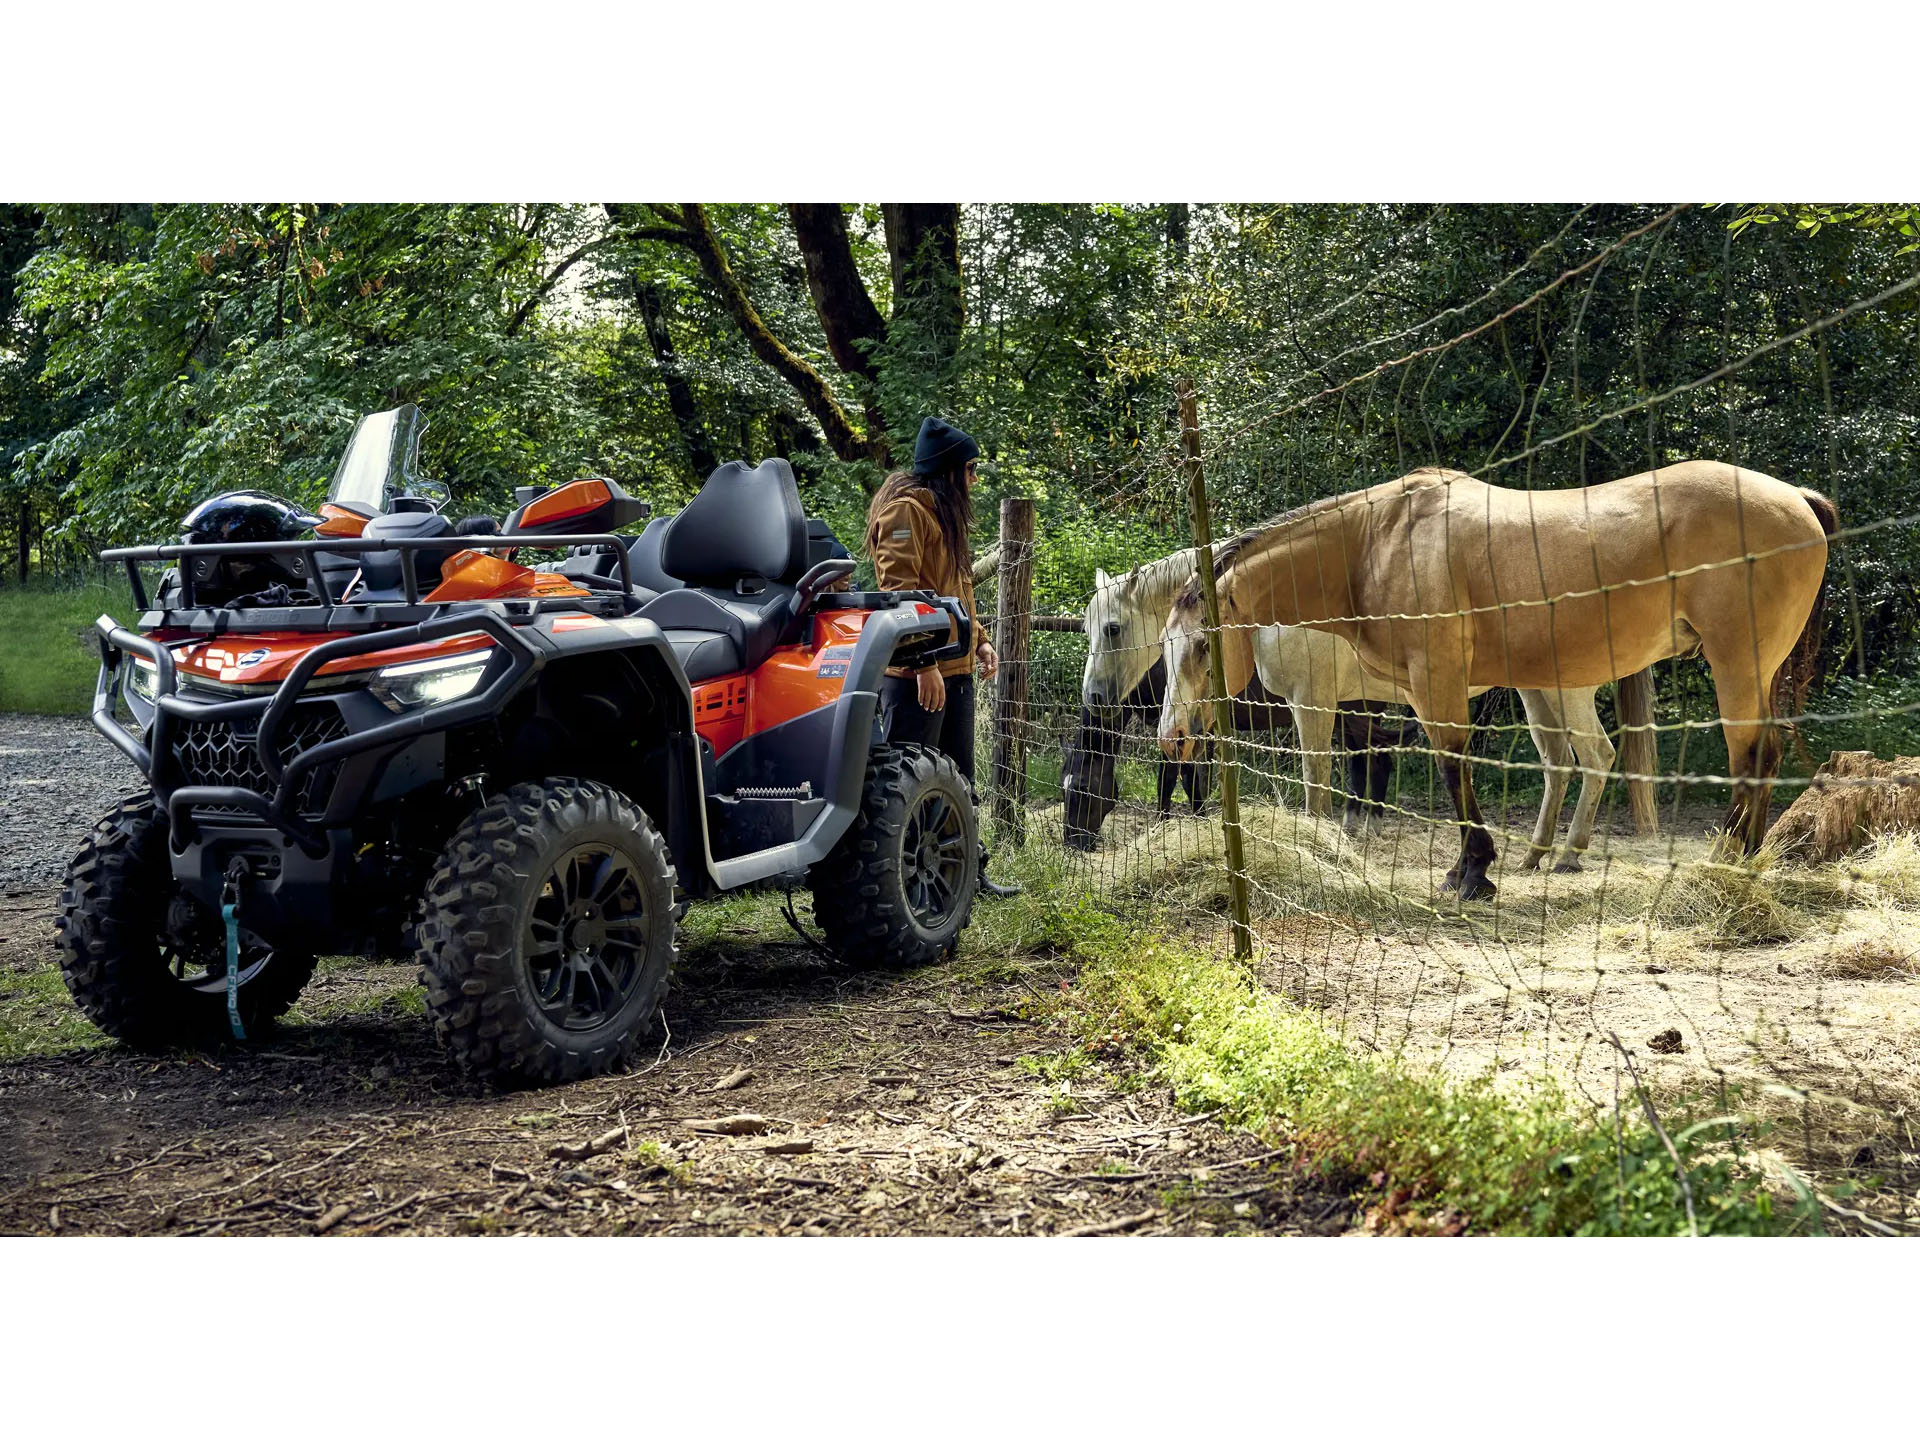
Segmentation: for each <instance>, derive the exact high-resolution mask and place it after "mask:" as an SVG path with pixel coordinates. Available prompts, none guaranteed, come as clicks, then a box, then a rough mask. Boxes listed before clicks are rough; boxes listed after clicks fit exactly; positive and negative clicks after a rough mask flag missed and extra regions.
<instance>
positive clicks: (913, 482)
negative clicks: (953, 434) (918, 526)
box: [867, 466, 973, 570]
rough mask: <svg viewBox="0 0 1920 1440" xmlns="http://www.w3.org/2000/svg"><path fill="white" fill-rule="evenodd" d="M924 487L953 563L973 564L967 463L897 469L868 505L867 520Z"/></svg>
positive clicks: (971, 501)
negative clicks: (925, 471) (917, 470)
mask: <svg viewBox="0 0 1920 1440" xmlns="http://www.w3.org/2000/svg"><path fill="white" fill-rule="evenodd" d="M915 490H918V491H921V492H922V493H923V494H924V495H925V496H926V499H927V502H928V503H929V504H930V505H932V506H933V516H934V519H935V520H937V521H938V522H939V524H940V538H941V539H943V540H945V541H946V542H947V554H948V555H949V556H951V557H952V558H953V563H954V564H955V565H957V566H959V567H960V568H961V569H962V570H965V569H968V568H969V567H971V566H972V564H973V546H972V544H971V542H970V541H969V539H968V536H969V535H970V534H971V532H972V530H973V495H972V492H970V491H969V490H968V489H967V477H966V467H965V466H961V467H960V468H959V469H954V470H940V471H937V472H935V473H934V474H932V475H916V474H914V473H913V472H912V471H911V470H896V471H894V472H893V474H891V475H889V476H887V478H886V480H885V481H884V482H883V483H882V484H881V486H880V488H879V490H878V491H876V492H875V494H874V497H873V503H872V504H871V505H869V506H868V507H867V524H868V525H869V526H871V525H872V524H873V517H874V516H875V515H878V514H879V513H880V508H881V506H883V505H889V504H891V503H892V502H893V501H895V500H898V499H899V498H900V497H901V496H903V495H906V494H908V493H910V492H912V491H915Z"/></svg>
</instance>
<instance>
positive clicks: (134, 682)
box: [127, 655, 160, 705]
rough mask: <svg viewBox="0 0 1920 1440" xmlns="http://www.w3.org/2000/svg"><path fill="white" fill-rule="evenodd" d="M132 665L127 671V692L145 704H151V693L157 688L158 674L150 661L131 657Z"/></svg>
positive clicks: (136, 656)
mask: <svg viewBox="0 0 1920 1440" xmlns="http://www.w3.org/2000/svg"><path fill="white" fill-rule="evenodd" d="M131 658H132V661H133V665H132V667H131V668H130V669H129V670H128V671H127V690H128V692H129V693H131V694H134V695H138V696H139V697H140V698H141V699H142V700H144V701H146V702H147V704H149V705H151V704H153V692H154V691H155V690H156V689H158V688H159V684H160V672H159V671H158V670H156V669H155V668H154V664H153V662H152V661H151V660H147V659H143V658H142V657H140V656H138V655H135V656H132V657H131Z"/></svg>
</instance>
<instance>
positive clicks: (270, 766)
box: [93, 547, 541, 856]
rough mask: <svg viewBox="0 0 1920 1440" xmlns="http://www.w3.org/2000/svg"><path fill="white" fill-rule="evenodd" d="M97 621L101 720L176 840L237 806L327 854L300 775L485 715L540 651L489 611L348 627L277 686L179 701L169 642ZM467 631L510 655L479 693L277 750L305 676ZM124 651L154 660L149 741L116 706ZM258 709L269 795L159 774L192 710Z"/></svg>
mask: <svg viewBox="0 0 1920 1440" xmlns="http://www.w3.org/2000/svg"><path fill="white" fill-rule="evenodd" d="M165 548H172V547H165ZM196 548H198V547H196ZM96 628H97V629H98V630H99V632H100V659H101V666H100V677H99V679H98V680H97V681H96V682H95V683H94V689H93V723H94V728H96V729H97V730H99V731H100V733H101V734H103V735H105V736H106V737H107V739H109V740H111V741H112V742H113V743H114V745H116V746H117V747H118V748H119V749H120V751H121V752H122V753H123V754H124V755H126V757H127V758H128V759H129V760H131V761H133V763H134V764H135V765H138V766H139V767H140V772H141V773H142V774H143V775H146V776H147V777H148V779H149V781H151V782H153V783H154V790H155V793H156V794H157V795H159V796H160V797H161V798H162V800H163V801H164V802H165V804H166V808H167V819H168V822H169V824H170V825H171V826H172V831H173V834H174V836H175V837H176V840H177V841H178V840H182V839H184V838H185V837H187V836H188V835H190V834H191V833H192V832H193V829H194V819H193V810H194V807H195V806H216V805H219V806H231V807H233V808H235V809H239V810H243V811H245V812H246V813H248V814H250V815H255V816H258V817H259V818H260V819H261V820H263V821H265V822H266V823H267V824H269V825H271V826H273V827H274V828H275V829H276V830H279V831H281V832H282V833H283V834H286V835H288V836H290V837H291V838H292V839H293V840H294V841H295V842H297V843H298V844H299V845H300V847H301V848H302V849H304V850H305V851H307V853H308V854H310V855H314V856H320V855H324V854H325V853H326V850H327V838H326V834H325V832H324V830H323V829H322V828H321V827H319V826H317V825H314V824H312V823H310V822H309V821H307V820H305V819H304V818H302V817H301V816H300V815H298V814H296V813H295V811H294V805H295V804H296V802H297V801H298V798H299V795H300V791H301V785H302V782H303V781H305V779H306V777H307V775H308V774H309V773H310V772H311V771H313V770H314V769H315V768H316V767H318V766H321V765H326V764H329V763H332V762H334V761H338V760H344V759H347V758H348V757H350V756H353V755H359V754H361V753H363V752H365V751H368V750H374V749H378V748H380V747H382V746H385V745H392V744H394V743H396V742H399V741H404V740H411V739H413V738H414V737H415V736H418V735H422V734H425V733H426V732H427V731H429V730H445V729H449V728H452V727H454V726H457V725H463V724H465V723H467V722H468V721H470V720H479V719H484V718H485V717H486V716H487V715H489V714H491V713H493V711H494V708H495V707H496V705H497V704H498V702H499V700H500V698H501V697H503V696H505V695H508V694H510V693H511V692H512V691H513V690H514V689H515V688H517V687H518V686H519V684H520V682H521V681H522V680H523V679H525V678H526V676H527V674H528V672H529V671H531V670H533V669H534V668H535V667H536V666H537V665H538V664H539V663H540V658H541V656H540V651H539V649H538V648H537V647H536V646H535V645H534V643H533V642H532V641H531V640H529V639H528V638H527V637H526V635H525V634H523V633H521V631H520V630H519V629H518V628H517V627H516V626H514V625H513V624H512V623H510V622H509V621H507V620H506V619H504V618H503V617H501V616H499V615H495V614H492V613H490V612H488V611H484V610H483V611H477V612H469V613H464V614H456V615H443V616H440V617H438V618H436V619H432V620H427V621H423V622H422V623H420V624H418V625H409V626H404V627H402V628H400V629H397V630H379V631H375V632H373V633H371V634H365V635H342V636H341V637H340V638H339V639H338V640H328V641H326V642H324V643H322V644H320V645H316V646H314V647H313V649H311V650H309V651H308V652H307V653H306V654H305V655H303V656H301V658H300V660H299V662H298V663H297V664H295V665H294V667H293V669H292V670H291V671H290V672H289V673H288V675H287V678H286V679H285V680H283V681H282V682H281V683H280V686H279V688H278V689H277V690H275V691H274V693H273V694H271V695H255V696H249V697H247V698H245V699H240V700H226V701H220V702H216V703H213V704H193V703H189V702H185V701H183V700H181V699H180V697H179V695H178V693H177V689H178V687H177V683H176V679H175V674H174V664H173V655H172V653H171V652H170V651H169V650H168V648H167V647H166V646H165V645H162V644H160V643H159V642H157V641H154V640H150V639H148V638H147V637H146V636H144V635H136V634H135V633H133V632H132V631H130V630H123V629H121V628H120V627H119V626H118V625H116V624H114V623H113V621H112V620H111V619H110V618H109V617H107V616H104V615H103V616H101V617H100V619H99V621H98V622H97V623H96ZM468 634H483V635H488V636H491V637H492V639H493V640H494V641H495V643H496V644H497V645H498V646H499V647H500V648H499V653H500V654H503V655H505V656H507V657H508V663H507V665H506V667H505V668H504V669H502V668H499V667H497V666H493V665H489V670H490V672H493V673H491V674H490V676H489V678H488V679H487V681H486V683H485V684H484V685H482V687H481V688H480V689H478V690H477V691H475V692H474V693H473V694H471V695H468V696H466V697H464V698H462V699H459V700H454V701H450V702H448V703H447V704H444V705H436V706H433V707H432V708H431V709H427V710H420V711H416V712H414V713H412V714H410V715H397V716H395V717H394V718H393V719H391V720H389V721H386V722H385V723H383V724H379V725H374V726H371V727H369V728H368V729H365V730H358V731H355V732H353V733H351V734H348V735H345V736H342V737H341V738H340V739H338V740H329V741H326V742H325V743H323V744H320V745H315V746H313V747H312V748H310V749H305V750H302V751H300V752H299V753H298V754H296V755H294V756H293V757H292V758H291V759H290V760H287V761H285V762H282V760H281V759H280V751H279V739H280V733H281V730H282V728H283V727H284V725H285V724H286V721H287V719H288V717H289V716H291V715H292V713H293V708H294V706H295V705H297V704H298V703H299V702H300V700H301V698H302V694H303V692H304V691H305V689H306V687H307V682H308V681H310V680H312V679H313V677H314V675H315V674H316V673H317V672H318V671H319V669H320V667H321V666H322V665H325V664H326V663H327V662H328V661H330V660H339V659H343V658H345V657H348V656H352V655H365V654H368V653H370V652H373V651H378V650H394V649H399V648H400V647H402V646H407V645H419V644H427V643H431V642H434V641H439V640H448V639H452V638H454V637H455V636H459V635H468ZM123 652H131V653H133V654H135V655H140V656H143V657H145V658H146V659H148V660H150V661H152V662H153V667H154V671H155V674H154V697H153V724H152V726H151V727H150V728H149V729H148V731H147V733H146V737H145V743H142V740H141V737H138V736H135V735H133V734H132V733H130V732H129V731H128V730H127V729H126V727H125V726H123V725H121V724H120V722H119V720H118V719H117V718H116V717H115V715H114V713H113V705H114V698H115V686H114V679H115V674H116V672H117V671H118V669H119V666H120V663H121V655H122V653H123ZM254 716H258V717H259V728H258V731H257V733H256V734H255V737H254V750H255V753H256V754H257V755H258V757H259V760H260V765H261V768H262V769H264V770H265V771H266V773H267V775H268V776H269V777H270V778H271V779H272V781H273V792H272V793H271V794H262V793H261V792H260V791H258V790H249V789H247V788H245V787H244V786H239V785H182V786H179V787H177V788H173V787H168V786H164V785H162V784H161V783H160V777H157V776H156V775H155V774H154V770H155V766H156V763H158V762H161V761H165V760H166V757H168V756H170V754H171V750H170V748H169V742H170V739H171V730H172V726H173V724H174V723H175V722H185V721H186V720H189V719H192V720H204V721H233V720H244V719H252V718H253V717H254Z"/></svg>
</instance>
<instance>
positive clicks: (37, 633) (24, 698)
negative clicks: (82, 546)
mask: <svg viewBox="0 0 1920 1440" xmlns="http://www.w3.org/2000/svg"><path fill="white" fill-rule="evenodd" d="M102 614H109V615H112V616H113V617H114V618H115V619H117V620H119V621H120V622H121V623H122V624H127V623H129V622H130V621H131V620H132V619H133V597H132V595H131V593H130V592H129V591H128V589H127V586H126V585H125V584H124V583H121V584H109V583H107V582H105V581H100V580H96V581H93V582H91V583H89V584H86V585H74V586H53V585H45V584H30V585H28V586H27V587H26V588H24V589H22V588H21V587H19V586H7V587H4V588H0V711H5V710H12V711H20V712H24V713H26V714H30V715H83V714H85V713H86V712H87V710H88V708H89V707H90V706H91V705H92V703H93V682H94V677H95V676H96V675H97V674H98V673H99V670H100V651H99V649H98V647H97V646H96V645H95V644H94V641H93V622H94V620H95V619H96V618H98V617H99V616H100V615H102Z"/></svg>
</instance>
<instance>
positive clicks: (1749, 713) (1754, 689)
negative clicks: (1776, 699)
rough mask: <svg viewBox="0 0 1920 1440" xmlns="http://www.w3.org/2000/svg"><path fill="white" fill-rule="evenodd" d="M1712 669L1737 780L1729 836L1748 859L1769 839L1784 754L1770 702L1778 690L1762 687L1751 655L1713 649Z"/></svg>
mask: <svg viewBox="0 0 1920 1440" xmlns="http://www.w3.org/2000/svg"><path fill="white" fill-rule="evenodd" d="M1707 664H1708V666H1709V668H1711V669H1712V671H1713V690H1714V695H1715V698H1716V700H1717V701H1718V703H1719V706H1720V733H1721V734H1723V735H1724V736H1726V740H1727V774H1728V775H1729V776H1730V777H1732V779H1733V803H1732V804H1731V805H1730V806H1728V808H1727V821H1726V829H1727V836H1728V838H1729V839H1730V840H1732V841H1733V842H1734V843H1736V844H1738V845H1739V846H1740V847H1741V850H1742V853H1744V854H1747V855H1751V854H1753V852H1754V851H1756V850H1758V849H1759V848H1760V842H1761V840H1762V839H1763V838H1764V837H1765V836H1766V833H1767V811H1768V808H1769V806H1770V805H1771V803H1772V799H1773V776H1774V773H1775V771H1776V770H1777V769H1778V768H1779V764H1780V755H1781V752H1782V750H1783V749H1784V747H1783V746H1782V744H1781V742H1780V737H1779V735H1778V734H1777V733H1776V731H1775V729H1774V724H1773V711H1772V706H1771V704H1770V703H1769V701H1768V695H1769V693H1770V691H1771V688H1772V687H1771V685H1767V684H1762V683H1760V677H1759V676H1758V675H1756V674H1755V673H1754V666H1753V661H1752V657H1751V656H1750V655H1749V656H1745V657H1742V656H1738V655H1735V656H1731V657H1728V656H1721V657H1719V658H1716V657H1715V656H1714V654H1713V652H1712V650H1711V649H1709V650H1708V652H1707ZM1767 678H1768V680H1771V679H1772V677H1771V676H1769V677H1767Z"/></svg>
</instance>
